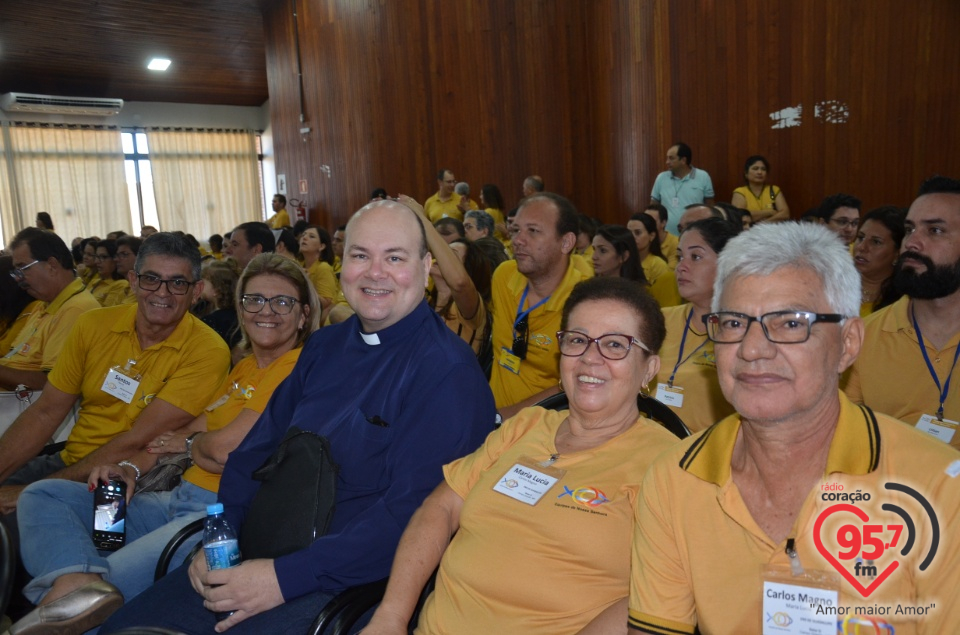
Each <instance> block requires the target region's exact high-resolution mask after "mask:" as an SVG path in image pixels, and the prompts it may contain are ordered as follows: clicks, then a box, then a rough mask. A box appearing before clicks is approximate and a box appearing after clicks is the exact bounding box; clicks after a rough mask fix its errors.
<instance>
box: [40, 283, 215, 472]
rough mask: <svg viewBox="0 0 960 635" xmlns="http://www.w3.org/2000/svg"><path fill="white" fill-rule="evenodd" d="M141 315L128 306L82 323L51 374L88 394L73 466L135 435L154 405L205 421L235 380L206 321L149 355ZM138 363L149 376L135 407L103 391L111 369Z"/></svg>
mask: <svg viewBox="0 0 960 635" xmlns="http://www.w3.org/2000/svg"><path fill="white" fill-rule="evenodd" d="M88 297H89V295H88ZM136 315H137V305H122V306H116V307H110V308H106V309H100V310H98V311H94V312H90V313H89V314H86V315H83V316H81V317H80V319H78V320H77V324H76V326H75V327H74V329H73V331H72V332H71V333H70V337H69V338H68V339H67V342H66V344H65V345H64V347H63V351H62V353H61V355H60V359H59V360H58V362H57V365H56V366H55V367H54V369H53V371H52V372H51V373H50V377H49V380H48V381H49V382H50V384H51V385H52V386H54V387H55V388H57V389H59V390H62V391H63V392H65V393H68V394H71V395H80V413H79V416H78V418H77V424H76V425H75V426H74V428H73V431H72V432H71V433H70V436H69V438H68V439H67V446H66V448H64V450H63V452H62V453H61V454H60V456H61V458H62V459H63V462H64V463H66V464H67V465H72V464H73V463H76V462H77V461H79V460H80V459H82V458H83V457H85V456H86V455H88V454H90V452H92V451H94V450H96V449H97V448H99V447H100V446H102V445H104V444H105V443H107V442H108V441H110V440H111V439H113V438H114V437H116V436H117V435H119V434H122V433H124V432H127V431H128V430H130V429H131V428H132V427H133V426H134V425H135V424H136V422H137V417H139V416H140V413H141V412H143V409H144V408H146V407H147V405H148V404H149V403H150V402H151V401H153V400H154V399H157V398H159V399H163V400H164V401H166V402H167V403H169V404H171V405H173V406H176V407H177V408H180V409H181V410H185V411H187V412H189V413H190V414H191V415H193V416H197V415H198V414H200V413H201V412H202V411H203V409H204V408H205V407H206V406H207V405H208V404H209V403H210V401H211V398H212V397H213V396H214V392H215V391H216V389H217V388H218V387H219V386H220V385H221V384H222V383H223V378H224V377H226V376H227V371H228V370H229V369H230V352H229V350H228V349H227V345H226V343H224V341H223V338H221V337H220V336H219V335H217V334H216V332H214V331H213V329H211V328H210V327H208V326H207V325H206V324H204V323H203V322H201V321H200V320H199V319H197V318H196V317H194V316H193V315H191V314H189V313H187V314H186V315H185V316H184V317H183V319H182V320H181V321H180V323H179V324H178V325H177V327H176V328H175V329H174V331H173V333H171V334H170V337H168V338H167V339H166V340H164V341H163V342H160V343H158V344H154V345H153V346H151V347H149V348H147V349H146V350H141V348H140V341H139V340H138V339H137V334H136V331H135V327H134V323H135V318H136ZM131 359H133V360H136V364H135V365H134V366H133V367H132V368H133V370H132V373H137V374H139V375H140V376H141V377H140V384H139V386H138V387H137V390H136V394H135V395H134V397H133V400H132V401H131V403H129V404H127V403H124V402H123V401H122V400H120V399H119V398H117V397H114V396H112V395H109V394H107V393H106V392H104V391H103V390H102V389H101V387H102V386H103V382H104V380H105V379H106V377H107V372H108V371H109V370H110V368H111V367H113V366H120V367H121V368H122V367H123V366H124V365H126V362H127V360H131Z"/></svg>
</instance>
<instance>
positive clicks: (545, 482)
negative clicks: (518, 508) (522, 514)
mask: <svg viewBox="0 0 960 635" xmlns="http://www.w3.org/2000/svg"><path fill="white" fill-rule="evenodd" d="M528 464H529V465H528ZM534 466H536V467H534ZM564 473H565V472H564V470H557V469H551V468H549V467H546V466H542V465H540V464H538V463H535V462H534V461H531V460H524V459H523V458H521V459H520V461H519V462H518V463H514V465H513V467H511V468H510V469H509V470H507V473H506V474H504V475H503V477H501V478H500V480H499V481H497V484H496V485H494V486H493V491H495V492H500V493H501V494H504V495H506V496H509V497H510V498H512V499H514V500H518V501H520V502H521V503H526V504H527V505H536V504H537V502H538V501H539V500H540V499H541V498H543V496H544V495H545V494H546V493H547V492H549V491H550V488H551V487H553V485H554V483H556V482H557V481H559V480H560V477H561V476H563V474H564Z"/></svg>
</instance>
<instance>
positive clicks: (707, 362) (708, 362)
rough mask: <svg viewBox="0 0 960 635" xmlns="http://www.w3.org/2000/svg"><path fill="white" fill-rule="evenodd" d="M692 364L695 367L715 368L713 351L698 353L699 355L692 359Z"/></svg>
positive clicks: (715, 359) (715, 358)
mask: <svg viewBox="0 0 960 635" xmlns="http://www.w3.org/2000/svg"><path fill="white" fill-rule="evenodd" d="M693 363H694V364H696V365H697V366H710V367H712V368H716V367H717V356H716V355H714V353H713V351H708V350H706V349H704V350H702V351H700V353H699V354H698V355H697V356H696V357H695V358H694V360H693Z"/></svg>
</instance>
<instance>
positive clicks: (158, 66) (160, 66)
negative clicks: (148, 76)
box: [147, 57, 170, 71]
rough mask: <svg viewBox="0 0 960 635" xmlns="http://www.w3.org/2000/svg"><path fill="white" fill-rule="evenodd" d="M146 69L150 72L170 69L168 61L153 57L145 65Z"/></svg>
mask: <svg viewBox="0 0 960 635" xmlns="http://www.w3.org/2000/svg"><path fill="white" fill-rule="evenodd" d="M147 68H149V69H150V70H152V71H165V70H167V69H168V68H170V60H168V59H164V58H162V57H155V58H153V59H152V60H150V63H149V64H147Z"/></svg>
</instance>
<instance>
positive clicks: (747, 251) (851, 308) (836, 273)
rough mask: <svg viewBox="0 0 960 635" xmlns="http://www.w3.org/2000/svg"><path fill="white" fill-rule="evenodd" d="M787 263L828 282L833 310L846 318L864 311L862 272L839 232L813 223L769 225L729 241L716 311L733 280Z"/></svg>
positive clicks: (720, 273) (717, 284)
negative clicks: (862, 303) (729, 283)
mask: <svg viewBox="0 0 960 635" xmlns="http://www.w3.org/2000/svg"><path fill="white" fill-rule="evenodd" d="M785 267H793V268H797V269H808V270H810V271H813V272H814V273H815V274H817V277H818V278H820V280H821V282H822V284H823V292H824V295H825V296H826V297H827V303H828V304H829V305H830V309H831V310H832V311H835V312H837V313H839V314H841V315H843V316H844V317H855V316H857V315H859V314H860V274H859V273H858V272H857V269H856V267H854V266H853V258H851V257H850V252H849V251H848V248H847V246H846V245H844V244H843V242H842V241H840V240H839V238H838V237H837V235H836V234H834V233H833V232H831V231H830V230H829V229H827V228H826V227H823V226H822V225H814V224H812V223H796V222H788V223H765V224H760V225H756V226H754V227H752V228H751V229H750V230H749V231H745V232H743V233H742V234H740V235H739V236H736V237H734V238H732V239H731V240H730V242H728V243H727V246H726V247H725V248H724V249H723V251H722V252H721V253H720V257H719V259H718V260H717V277H716V278H715V279H714V282H713V306H712V310H713V311H719V310H720V296H721V295H722V293H723V288H724V286H725V285H726V284H727V282H728V281H730V280H732V279H734V278H739V277H744V276H768V275H770V274H772V273H773V272H774V271H777V270H779V269H783V268H785Z"/></svg>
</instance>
